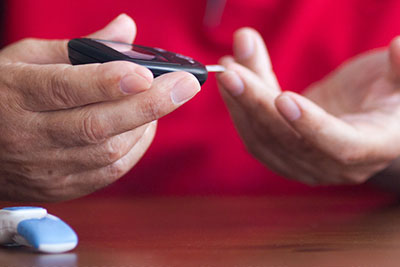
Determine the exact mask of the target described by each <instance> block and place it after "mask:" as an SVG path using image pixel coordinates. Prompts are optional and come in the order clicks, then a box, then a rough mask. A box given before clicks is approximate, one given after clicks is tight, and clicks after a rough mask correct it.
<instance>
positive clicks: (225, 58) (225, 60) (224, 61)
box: [218, 56, 235, 66]
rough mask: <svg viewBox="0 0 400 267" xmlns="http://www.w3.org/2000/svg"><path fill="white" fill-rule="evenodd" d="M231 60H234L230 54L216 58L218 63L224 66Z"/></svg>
mask: <svg viewBox="0 0 400 267" xmlns="http://www.w3.org/2000/svg"><path fill="white" fill-rule="evenodd" d="M232 62H235V59H234V58H233V57H232V56H223V57H221V58H220V59H219V60H218V64H220V65H224V66H225V65H228V64H229V63H232Z"/></svg>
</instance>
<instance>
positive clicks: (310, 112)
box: [275, 92, 371, 162]
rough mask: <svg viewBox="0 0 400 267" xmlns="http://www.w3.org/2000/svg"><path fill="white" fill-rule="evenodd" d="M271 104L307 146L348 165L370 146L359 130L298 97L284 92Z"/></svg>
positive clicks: (361, 155)
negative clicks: (273, 104) (308, 144)
mask: <svg viewBox="0 0 400 267" xmlns="http://www.w3.org/2000/svg"><path fill="white" fill-rule="evenodd" d="M275 104H276V107H277V109H278V111H279V112H280V114H281V115H282V116H283V117H284V118H285V119H286V120H287V122H288V123H289V124H290V125H291V126H292V127H293V128H294V130H295V131H297V132H298V133H299V134H300V135H301V136H302V137H303V138H304V140H305V141H306V142H307V143H310V144H311V147H314V148H315V149H317V150H320V151H322V152H324V153H326V154H327V155H329V156H330V157H331V158H333V159H336V160H338V161H346V162H351V161H353V160H355V158H359V157H363V156H364V154H365V153H366V151H368V150H369V148H370V147H371V143H370V142H368V141H369V140H368V139H366V138H365V137H364V136H363V135H362V133H360V131H357V130H356V129H355V128H354V127H352V126H351V125H350V124H348V123H346V122H344V121H342V120H340V119H338V118H336V117H334V116H332V115H330V114H328V113H326V112H325V111H324V110H323V109H321V108H320V107H318V106H317V105H316V104H314V103H313V102H311V101H309V100H308V99H306V98H304V97H302V96H300V95H298V94H295V93H292V92H285V93H283V94H282V95H280V96H279V97H278V98H277V99H276V101H275Z"/></svg>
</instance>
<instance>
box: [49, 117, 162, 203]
mask: <svg viewBox="0 0 400 267" xmlns="http://www.w3.org/2000/svg"><path fill="white" fill-rule="evenodd" d="M155 131H156V124H154V123H152V124H150V126H149V127H148V128H147V130H146V132H145V133H144V135H143V137H142V138H140V139H139V141H138V142H137V143H136V144H135V145H134V147H133V148H132V149H131V150H130V151H129V152H128V153H127V154H126V155H125V156H124V157H122V158H121V159H119V160H117V161H116V162H114V163H112V164H110V165H108V166H106V167H102V168H99V169H96V170H91V171H87V172H83V173H80V174H76V175H71V176H70V177H69V178H68V180H67V181H66V184H65V186H64V188H65V191H64V192H61V193H59V194H58V196H60V195H61V196H62V195H63V196H66V197H64V198H71V197H77V196H83V195H87V194H90V193H92V192H94V191H96V190H99V189H101V188H103V187H106V186H107V185H109V184H111V183H113V182H115V181H116V180H118V179H119V178H120V177H122V176H123V175H124V174H126V173H127V172H128V171H129V170H130V169H131V168H132V167H133V166H135V165H136V163H137V162H138V161H139V160H140V159H141V158H142V156H143V155H144V153H145V152H146V150H147V149H148V147H149V146H150V144H151V142H152V141H153V138H154V135H155ZM55 193H57V192H55ZM59 200H60V199H59Z"/></svg>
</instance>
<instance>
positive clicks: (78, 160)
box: [53, 122, 156, 176]
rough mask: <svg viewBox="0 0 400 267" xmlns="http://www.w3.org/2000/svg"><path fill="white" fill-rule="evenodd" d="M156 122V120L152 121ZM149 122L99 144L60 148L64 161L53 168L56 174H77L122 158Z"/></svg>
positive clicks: (60, 155)
mask: <svg viewBox="0 0 400 267" xmlns="http://www.w3.org/2000/svg"><path fill="white" fill-rule="evenodd" d="M152 123H153V124H156V122H152ZM149 127H152V126H150V124H145V125H142V126H140V127H138V128H136V129H134V130H131V131H128V132H125V133H122V134H119V135H116V136H113V137H111V138H109V139H107V140H106V141H104V142H103V143H101V144H94V145H89V146H78V147H71V148H66V149H63V150H62V153H59V157H60V159H59V160H61V161H62V162H64V166H63V168H62V169H61V168H58V170H59V171H58V170H57V169H54V171H53V172H54V173H56V174H58V175H61V176H62V175H69V174H77V173H80V172H83V171H88V170H94V169H98V168H102V167H105V166H108V165H110V164H113V163H114V162H116V161H117V160H119V159H121V158H123V157H124V156H125V155H126V154H127V153H129V151H131V150H132V148H133V147H134V146H135V145H136V143H137V142H138V141H139V140H140V138H142V137H143V135H144V133H145V131H146V130H147V128H149Z"/></svg>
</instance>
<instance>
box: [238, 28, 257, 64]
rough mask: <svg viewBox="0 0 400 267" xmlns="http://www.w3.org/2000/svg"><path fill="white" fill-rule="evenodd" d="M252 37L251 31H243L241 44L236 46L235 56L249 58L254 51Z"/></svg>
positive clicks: (242, 58)
mask: <svg viewBox="0 0 400 267" xmlns="http://www.w3.org/2000/svg"><path fill="white" fill-rule="evenodd" d="M254 46H255V45H254V38H253V37H252V36H251V33H250V32H248V31H246V32H244V33H243V36H242V40H241V45H240V46H237V48H236V51H235V52H236V53H235V54H236V57H237V58H238V59H241V60H245V59H248V58H250V57H251V56H252V55H253V53H254Z"/></svg>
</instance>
